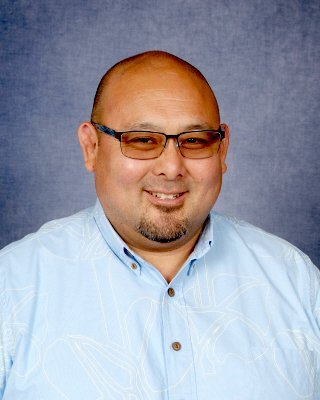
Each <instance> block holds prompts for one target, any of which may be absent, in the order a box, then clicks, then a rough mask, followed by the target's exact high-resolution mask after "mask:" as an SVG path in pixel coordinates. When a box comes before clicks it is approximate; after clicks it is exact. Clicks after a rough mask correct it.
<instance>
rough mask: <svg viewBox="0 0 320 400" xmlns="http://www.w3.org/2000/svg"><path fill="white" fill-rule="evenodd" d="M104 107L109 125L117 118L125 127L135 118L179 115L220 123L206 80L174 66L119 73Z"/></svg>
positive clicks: (142, 67)
mask: <svg viewBox="0 0 320 400" xmlns="http://www.w3.org/2000/svg"><path fill="white" fill-rule="evenodd" d="M101 105H102V108H101V111H102V116H103V118H104V121H105V122H107V121H110V122H113V121H114V118H115V116H116V117H117V118H116V120H118V119H119V118H121V121H122V124H123V123H124V122H125V121H126V120H127V121H128V122H129V123H130V120H131V119H132V118H136V119H137V120H138V121H139V119H145V118H147V119H148V118H150V117H152V118H154V117H159V118H163V119H170V118H177V115H179V116H180V117H181V118H182V117H183V118H186V117H189V118H191V119H192V118H200V119H201V118H202V119H206V120H208V119H210V120H212V123H214V122H215V121H216V120H217V118H218V119H219V115H218V114H219V113H218V108H217V104H216V100H215V97H214V95H213V93H212V91H211V88H210V87H209V86H208V84H207V83H206V82H205V80H203V79H201V77H199V76H198V75H197V74H195V73H193V72H192V71H191V70H189V69H187V68H185V67H183V66H181V65H179V64H177V63H172V62H164V63H149V64H146V65H143V64H142V65H141V64H138V65H137V64H134V65H131V66H129V67H126V68H124V69H123V70H120V71H117V72H115V73H114V74H113V75H112V76H111V78H110V80H109V82H108V85H107V86H106V88H105V90H104V93H103V96H102V104H101ZM105 118H107V119H105ZM115 122H116V121H115ZM193 122H194V121H190V123H193ZM208 122H209V121H208Z"/></svg>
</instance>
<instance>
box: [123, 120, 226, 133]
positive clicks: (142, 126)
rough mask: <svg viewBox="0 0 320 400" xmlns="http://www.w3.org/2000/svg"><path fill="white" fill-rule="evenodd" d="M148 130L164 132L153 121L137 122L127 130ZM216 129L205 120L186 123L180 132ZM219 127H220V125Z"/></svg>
mask: <svg viewBox="0 0 320 400" xmlns="http://www.w3.org/2000/svg"><path fill="white" fill-rule="evenodd" d="M140 129H141V130H146V131H154V132H164V130H163V129H162V128H161V127H160V126H159V125H155V124H153V123H151V122H147V121H146V122H137V123H133V124H130V125H128V127H127V129H126V130H130V131H134V130H140ZM206 129H208V130H215V129H214V128H213V127H212V125H211V124H209V123H207V122H204V123H200V124H190V125H186V126H185V127H184V128H183V129H182V130H180V132H189V131H197V130H198V131H199V130H206ZM218 129H219V127H218Z"/></svg>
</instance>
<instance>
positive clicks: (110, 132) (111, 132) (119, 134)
mask: <svg viewBox="0 0 320 400" xmlns="http://www.w3.org/2000/svg"><path fill="white" fill-rule="evenodd" d="M90 122H91V124H92V125H93V126H94V127H95V128H96V129H98V130H99V131H100V132H102V133H105V134H106V135H110V136H112V137H114V138H115V139H117V140H119V142H120V148H121V153H122V154H123V155H124V156H125V157H127V158H132V159H134V160H141V159H139V158H135V157H128V156H127V155H125V154H124V153H123V151H122V146H121V137H122V135H123V134H124V133H135V132H145V133H157V134H159V135H162V136H165V139H166V141H165V142H164V146H163V149H162V151H161V153H160V154H159V155H158V156H157V157H152V158H143V159H142V160H151V159H154V158H158V157H160V156H161V154H162V153H163V151H164V149H165V147H166V145H167V142H168V139H176V141H177V147H178V148H179V151H180V154H181V155H182V157H185V158H190V159H192V158H191V157H186V156H184V155H183V154H182V152H181V149H180V144H179V136H181V135H183V134H185V133H199V132H213V133H218V134H219V136H220V143H219V148H218V150H217V152H218V151H219V149H220V144H221V142H222V140H223V139H224V138H225V132H224V130H223V129H222V127H221V125H220V126H219V129H203V130H194V131H186V132H180V133H178V134H177V135H167V134H166V133H164V132H156V131H144V130H138V131H137V130H133V131H115V130H114V129H111V128H109V127H107V126H105V125H101V124H98V123H97V122H94V121H90ZM209 157H211V156H208V157H203V158H209ZM199 159H201V158H194V160H199Z"/></svg>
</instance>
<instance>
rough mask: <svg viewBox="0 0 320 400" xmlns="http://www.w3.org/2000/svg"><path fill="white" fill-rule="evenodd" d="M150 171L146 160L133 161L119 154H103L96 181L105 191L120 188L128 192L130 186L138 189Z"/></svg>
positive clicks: (99, 162) (99, 160)
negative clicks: (138, 185)
mask: <svg viewBox="0 0 320 400" xmlns="http://www.w3.org/2000/svg"><path fill="white" fill-rule="evenodd" d="M148 171H149V168H148V162H147V161H145V160H143V161H142V160H133V159H131V158H127V157H124V156H123V155H122V154H121V153H120V154H118V152H117V154H109V155H106V154H101V157H99V159H98V163H97V171H96V180H97V182H98V184H99V186H100V187H101V186H104V189H105V190H109V189H110V190H116V188H120V190H122V191H123V190H124V191H126V189H129V188H130V186H135V187H137V184H138V183H139V182H140V180H142V178H143V177H144V176H145V175H146V174H147V173H148Z"/></svg>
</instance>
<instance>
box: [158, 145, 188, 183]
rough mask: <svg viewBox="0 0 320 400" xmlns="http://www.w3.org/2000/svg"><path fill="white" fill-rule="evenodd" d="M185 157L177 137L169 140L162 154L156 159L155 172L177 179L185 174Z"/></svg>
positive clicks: (170, 178)
mask: <svg viewBox="0 0 320 400" xmlns="http://www.w3.org/2000/svg"><path fill="white" fill-rule="evenodd" d="M184 163H185V159H184V157H182V155H181V153H180V150H179V147H178V142H177V140H176V139H173V138H170V139H168V140H167V144H166V147H165V148H164V150H163V152H162V154H161V155H160V156H159V157H158V158H157V159H156V160H155V166H154V174H155V175H163V176H165V177H166V178H167V179H168V180H176V179H177V178H181V177H182V176H184V175H185V165H184Z"/></svg>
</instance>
